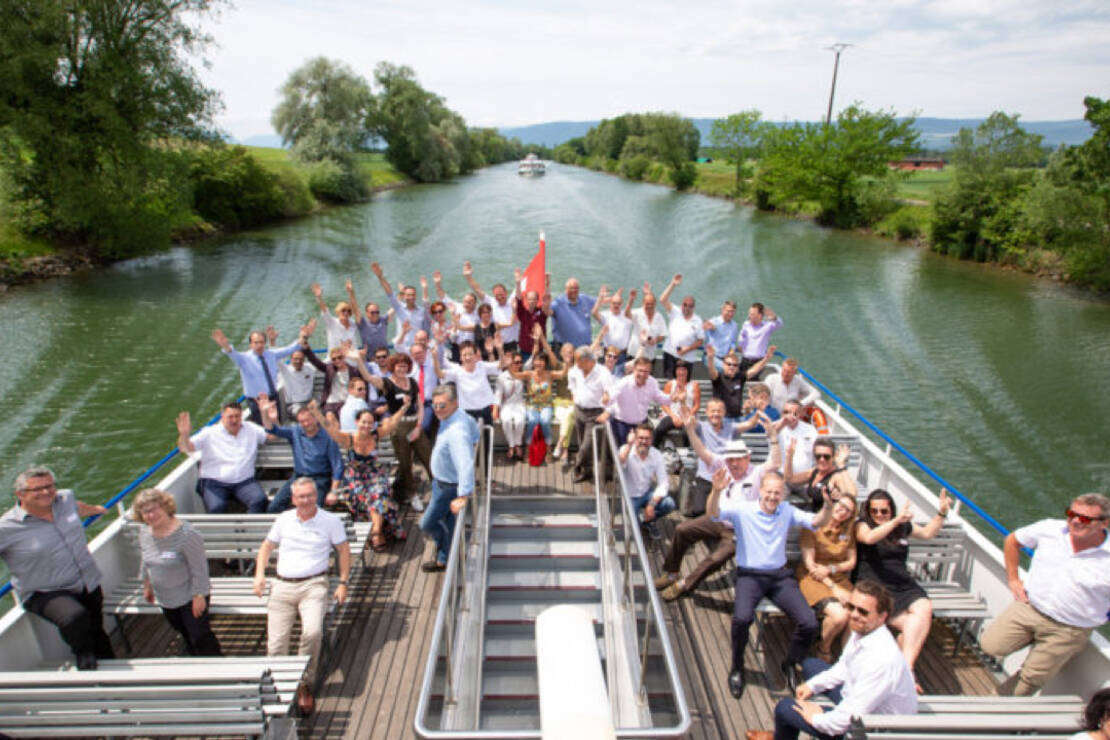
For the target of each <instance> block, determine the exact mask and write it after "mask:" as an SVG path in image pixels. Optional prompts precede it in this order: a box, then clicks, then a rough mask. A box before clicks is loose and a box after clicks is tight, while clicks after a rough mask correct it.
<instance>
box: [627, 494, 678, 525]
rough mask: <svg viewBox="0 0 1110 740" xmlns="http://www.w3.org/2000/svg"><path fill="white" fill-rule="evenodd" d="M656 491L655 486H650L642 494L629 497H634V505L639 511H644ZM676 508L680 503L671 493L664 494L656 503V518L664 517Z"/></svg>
mask: <svg viewBox="0 0 1110 740" xmlns="http://www.w3.org/2000/svg"><path fill="white" fill-rule="evenodd" d="M654 491H655V489H654V488H649V489H648V490H647V491H646V492H644V493H642V494H640V495H639V496H630V497H629V498H630V499H632V506H633V508H634V509H635V510H636V511H637V513H638V512H641V511H643V510H644V507H645V506H647V505H648V504H650V503H651V494H652V493H653V492H654ZM676 508H678V505H677V504H676V503H675V502H674V499H673V498H671V497H670V496H669V495H668V496H664V497H663V498H662V499H660V501H659V503H657V504H656V505H655V518H656V519H662V518H663V517H665V516H666V515H667V514H670V513H671V512H672V511H674V510H675V509H676Z"/></svg>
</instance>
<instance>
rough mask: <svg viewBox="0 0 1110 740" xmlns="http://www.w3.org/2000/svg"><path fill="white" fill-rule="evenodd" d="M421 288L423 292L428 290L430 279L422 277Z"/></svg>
mask: <svg viewBox="0 0 1110 740" xmlns="http://www.w3.org/2000/svg"><path fill="white" fill-rule="evenodd" d="M420 287H421V288H422V289H423V290H427V289H428V278H426V277H424V276H423V275H421V276H420Z"/></svg>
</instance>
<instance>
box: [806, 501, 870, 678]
mask: <svg viewBox="0 0 1110 740" xmlns="http://www.w3.org/2000/svg"><path fill="white" fill-rule="evenodd" d="M798 544H799V545H800V546H801V548H802V562H801V563H800V564H799V565H798V572H797V577H798V587H799V588H800V589H801V592H802V596H803V597H805V600H806V603H808V604H809V605H810V606H811V607H813V612H814V614H816V615H817V618H818V619H819V620H820V621H821V637H820V639H819V640H818V643H817V657H818V658H820V659H821V660H823V661H825V662H826V663H833V662H835V661H834V660H833V647H834V645H835V644H836V642H837V640H838V639H839V637H840V636H841V635H842V634H844V633H845V630H846V629H847V628H848V610H847V609H846V608H845V606H844V605H845V604H847V603H848V597H849V595H850V594H851V592H852V571H853V570H854V569H855V567H856V500H855V499H854V498H853V497H851V496H841V497H840V498H838V499H837V500H836V503H835V504H833V514H832V519H831V520H830V521H829V523H828V524H826V525H825V526H824V527H822V528H821V529H819V530H816V531H810V530H808V529H803V530H802V532H801V535H799V538H798Z"/></svg>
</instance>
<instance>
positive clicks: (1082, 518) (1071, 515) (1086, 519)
mask: <svg viewBox="0 0 1110 740" xmlns="http://www.w3.org/2000/svg"><path fill="white" fill-rule="evenodd" d="M1064 514H1065V515H1067V517H1068V519H1075V520H1076V521H1078V522H1079V523H1080V524H1083V525H1087V524H1090V523H1092V522H1101V521H1103V520H1105V519H1106V517H1104V516H1086V515H1085V514H1079V513H1076V512H1074V511H1072V510H1071V509H1066V510H1065V511H1064Z"/></svg>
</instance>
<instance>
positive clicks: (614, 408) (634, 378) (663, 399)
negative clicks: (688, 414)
mask: <svg viewBox="0 0 1110 740" xmlns="http://www.w3.org/2000/svg"><path fill="white" fill-rule="evenodd" d="M602 402H603V403H605V411H604V412H602V414H601V415H600V416H598V417H597V420H596V421H597V423H598V424H601V423H604V422H607V421H608V422H609V426H610V427H611V428H612V430H613V438H614V439H616V440H617V441H618V442H622V441H623V440H627V439H628V435H629V434H630V433H631V432H632V430H633V429H635V428H636V427H638V426H639V425H641V424H643V423H644V422H645V421H647V416H648V409H650V408H651V404H653V403H657V404H659V405H661V406H665V405H667V404H670V403H671V397H670V396H668V395H667V394H666V393H664V392H663V391H661V390H659V383H657V382H656V381H655V378H653V377H651V360H649V359H647V358H646V357H638V358H637V359H636V362H635V363H634V365H633V370H632V374H631V375H626V376H625V377H623V378H621V379H620V380H619V381H617V382H616V383H615V384H614V385H613V389H612V390H611V391H610V392H609V394H608V398H604V397H603V398H602Z"/></svg>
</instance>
